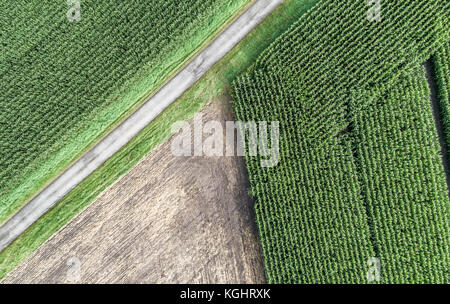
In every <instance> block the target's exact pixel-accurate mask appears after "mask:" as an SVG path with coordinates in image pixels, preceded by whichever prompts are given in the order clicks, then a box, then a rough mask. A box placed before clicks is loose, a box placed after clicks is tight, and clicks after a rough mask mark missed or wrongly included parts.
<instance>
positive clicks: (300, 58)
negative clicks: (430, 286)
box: [233, 0, 450, 283]
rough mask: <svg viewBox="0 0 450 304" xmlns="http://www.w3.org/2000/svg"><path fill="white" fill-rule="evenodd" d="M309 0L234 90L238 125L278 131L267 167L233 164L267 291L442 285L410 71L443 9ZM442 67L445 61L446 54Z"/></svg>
mask: <svg viewBox="0 0 450 304" xmlns="http://www.w3.org/2000/svg"><path fill="white" fill-rule="evenodd" d="M367 9H368V8H367V6H366V5H365V2H364V1H339V2H338V1H331V0H330V1H328V0H323V1H319V3H318V4H317V5H316V6H314V8H313V9H311V10H310V12H308V14H306V15H304V16H303V17H301V18H300V19H299V20H298V21H297V22H296V23H295V24H294V25H293V26H292V27H291V28H290V29H289V30H288V31H287V32H286V33H285V34H283V35H281V36H280V37H279V38H278V39H277V40H276V41H275V42H274V43H273V44H272V45H271V46H270V47H269V48H268V49H267V50H266V51H265V52H264V53H263V54H262V56H260V57H259V59H258V60H257V63H256V65H255V66H254V67H253V69H252V70H251V71H250V73H247V74H246V75H243V76H242V77H241V78H240V79H239V80H238V81H236V82H235V84H234V87H233V92H234V94H233V95H234V100H235V104H234V108H235V111H236V115H237V118H238V119H239V120H243V121H279V122H280V162H279V165H278V166H277V167H274V168H262V167H261V166H260V160H261V158H260V157H249V156H248V157H247V167H248V172H249V179H250V185H251V192H252V194H253V196H254V197H255V200H256V206H255V209H256V216H257V223H258V227H259V232H260V238H261V242H262V245H263V252H264V260H265V263H266V271H267V276H268V279H269V282H271V283H367V282H368V279H367V272H368V270H369V269H370V268H369V266H370V265H369V264H368V262H369V261H370V260H371V258H377V259H379V261H380V267H381V282H382V283H424V282H427V283H445V282H446V283H448V282H449V279H450V278H449V273H448V268H449V266H450V263H449V251H448V250H449V236H450V235H449V225H448V214H449V211H450V210H449V209H450V206H449V198H448V190H447V186H446V182H445V175H444V169H443V166H442V160H441V157H440V147H439V141H438V137H437V131H436V129H435V127H434V123H433V116H432V111H431V105H430V91H429V88H428V87H427V80H426V78H425V72H424V69H423V68H419V67H418V66H419V65H420V64H421V63H422V62H423V61H425V60H426V59H428V58H430V57H431V55H432V54H433V53H435V52H436V50H438V49H439V47H440V46H441V45H443V44H444V43H445V42H446V41H448V39H449V32H450V27H448V25H446V24H445V23H444V20H448V19H449V14H450V4H449V3H448V2H444V1H440V2H425V1H402V2H401V3H400V2H389V3H386V2H384V5H383V11H382V12H383V13H382V21H380V22H373V21H368V20H367V16H366V14H365V12H367ZM446 60H448V58H447V59H446Z"/></svg>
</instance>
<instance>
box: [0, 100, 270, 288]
mask: <svg viewBox="0 0 450 304" xmlns="http://www.w3.org/2000/svg"><path fill="white" fill-rule="evenodd" d="M202 113H203V119H204V121H206V120H208V119H214V120H218V121H222V122H224V121H225V120H233V115H232V114H231V107H230V104H229V100H225V99H223V100H218V101H216V102H214V103H212V104H211V105H209V106H208V107H206V108H205V110H203V111H202ZM248 188H249V185H248V177H247V173H246V169H245V164H244V159H243V158H242V157H174V156H172V153H171V149H170V141H168V142H166V143H165V144H163V145H161V146H160V147H158V148H157V149H156V150H155V151H153V152H152V153H151V154H150V155H149V156H148V157H146V158H145V159H144V160H142V161H141V162H140V163H139V164H138V165H137V166H136V167H135V168H133V169H132V170H131V171H130V172H129V173H128V174H126V175H125V176H124V177H122V178H121V179H120V180H119V181H118V182H117V183H115V184H114V185H113V186H112V187H111V188H109V189H108V190H106V191H105V192H104V193H103V194H102V195H101V196H100V197H99V198H97V200H96V201H94V202H93V203H92V204H91V205H89V206H88V207H87V208H86V209H85V210H84V211H83V212H81V213H80V214H79V215H77V216H76V217H75V218H74V219H72V220H71V221H70V222H69V223H68V224H67V225H66V226H64V227H63V228H62V229H61V230H60V231H59V232H58V233H56V234H55V235H54V236H53V237H52V238H50V239H49V240H48V241H47V242H46V243H45V244H44V245H43V246H41V247H40V248H39V249H38V250H37V251H36V252H35V253H34V254H33V255H31V256H30V257H29V258H28V259H27V260H25V261H24V262H23V263H22V264H21V265H20V266H19V267H18V268H16V269H15V270H14V271H12V272H11V273H10V274H9V275H8V276H7V277H5V279H4V280H3V283H264V282H265V275H264V267H263V261H262V256H261V248H260V244H259V241H258V236H257V231H256V225H255V220H254V215H253V208H252V205H253V202H252V200H251V199H250V197H249V195H248ZM74 261H75V262H74ZM78 261H79V264H78ZM74 267H75V268H74Z"/></svg>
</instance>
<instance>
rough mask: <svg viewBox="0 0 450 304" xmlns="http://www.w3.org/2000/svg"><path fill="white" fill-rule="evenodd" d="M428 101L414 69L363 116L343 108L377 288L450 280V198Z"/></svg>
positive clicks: (420, 70)
mask: <svg viewBox="0 0 450 304" xmlns="http://www.w3.org/2000/svg"><path fill="white" fill-rule="evenodd" d="M379 90H380V92H386V90H385V89H384V88H383V87H380V88H379ZM429 96H430V91H429V88H428V82H427V79H426V77H425V70H424V68H423V67H420V68H416V69H414V70H413V72H409V73H408V75H407V76H404V77H401V79H400V81H399V82H398V84H397V85H395V87H394V88H393V89H391V90H389V91H387V93H386V94H385V95H384V97H383V98H381V99H379V100H377V102H375V103H372V104H370V105H369V106H368V107H367V109H366V110H365V111H357V110H356V111H353V110H351V111H350V112H351V114H352V116H353V117H352V133H353V135H354V139H355V147H356V162H357V165H358V167H359V168H360V172H359V175H360V180H361V186H362V193H363V196H362V198H363V199H364V201H365V204H366V206H367V214H368V223H369V224H370V227H371V237H372V238H373V245H374V250H375V252H376V256H377V257H378V258H379V259H380V260H381V263H382V273H383V275H382V282H383V283H448V282H449V279H450V277H449V273H448V269H449V266H450V254H449V237H450V234H449V232H450V230H449V228H450V227H449V225H448V215H449V214H450V201H449V198H448V190H447V184H446V181H445V174H444V170H443V165H442V159H441V156H440V146H439V140H438V136H437V132H436V128H435V125H434V120H433V115H432V110H431V106H430V98H429Z"/></svg>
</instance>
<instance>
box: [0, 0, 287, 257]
mask: <svg viewBox="0 0 450 304" xmlns="http://www.w3.org/2000/svg"><path fill="white" fill-rule="evenodd" d="M283 1H284V0H257V1H256V3H254V4H253V5H252V6H251V7H250V8H249V9H248V10H247V11H245V12H244V13H243V14H242V15H241V16H240V17H239V18H238V19H236V20H235V21H234V22H233V23H232V24H231V25H230V26H229V27H228V28H227V29H225V31H223V32H222V33H221V34H220V35H219V36H218V37H217V38H216V39H215V40H214V41H213V42H212V43H211V44H210V45H209V46H208V47H207V48H206V49H205V50H204V51H202V52H201V53H200V54H199V55H197V56H196V57H195V58H194V59H193V60H192V61H191V62H190V63H189V64H188V65H187V66H186V67H185V68H184V69H183V70H181V71H180V72H179V73H178V74H177V75H176V76H175V77H173V78H172V79H171V80H170V81H169V82H168V83H167V84H166V85H165V86H164V87H162V88H161V89H160V90H159V91H158V92H157V93H156V94H155V95H154V96H152V97H151V98H150V99H149V100H147V101H146V102H145V103H144V104H143V105H142V106H141V107H140V108H139V109H138V110H137V111H136V112H134V113H133V114H132V115H131V116H130V117H129V118H128V119H126V120H125V121H124V122H123V123H122V124H121V125H119V126H118V127H117V128H116V129H114V130H113V131H112V132H111V133H109V134H108V135H107V136H106V137H105V138H104V139H103V140H101V141H100V142H99V143H98V144H97V145H96V146H95V147H94V148H92V149H91V150H90V151H88V152H87V153H86V154H84V155H83V156H82V157H81V158H80V159H79V160H78V161H76V162H75V163H74V164H73V165H72V166H71V167H70V168H69V169H67V170H66V171H65V172H64V173H62V174H61V175H60V176H59V177H58V178H57V179H56V180H54V181H53V182H52V183H51V184H50V185H49V186H47V187H46V188H45V189H44V190H42V192H41V193H39V194H38V195H37V196H36V197H35V198H33V199H32V200H31V201H30V202H28V203H27V204H26V205H25V206H24V207H23V208H22V209H21V210H19V211H18V212H17V213H16V214H15V215H14V216H13V217H12V218H11V219H9V220H8V221H7V222H6V223H5V224H4V225H3V226H2V227H0V251H2V250H3V249H5V248H6V247H7V246H8V245H9V244H10V243H11V242H13V241H14V240H15V239H16V238H17V237H18V236H19V235H21V234H22V233H23V232H24V231H25V230H26V229H27V228H28V227H30V226H31V225H32V224H33V223H34V222H36V221H37V220H38V219H39V218H40V217H41V216H42V215H44V214H45V213H46V212H47V211H48V210H49V209H50V208H52V207H53V206H54V205H55V204H56V203H57V202H58V201H59V200H61V198H63V197H64V196H65V195H66V194H67V193H69V192H70V191H71V190H72V189H73V188H75V187H76V186H77V185H78V184H79V183H81V182H82V181H83V180H84V179H85V178H86V177H88V176H89V175H90V174H91V173H92V172H94V171H95V170H96V169H97V168H98V167H100V166H101V165H102V164H103V163H104V162H106V161H107V160H108V159H109V158H110V157H111V156H113V155H114V154H115V153H116V152H118V151H119V150H120V149H121V148H122V147H124V146H125V145H126V144H127V143H128V142H129V141H130V140H131V139H132V138H133V137H134V136H136V135H137V134H138V133H139V132H140V131H141V130H142V129H143V128H144V127H145V126H147V125H148V124H149V123H150V122H151V121H152V120H153V119H155V117H156V116H158V115H159V114H160V113H161V112H162V111H163V110H164V109H165V108H167V107H168V106H169V105H170V104H171V103H172V102H174V101H175V100H176V99H177V98H178V97H180V96H181V95H182V94H183V93H184V92H185V91H186V90H187V89H189V88H190V87H191V86H192V85H193V84H194V83H195V82H197V80H199V79H200V77H202V76H203V75H204V74H205V73H206V72H207V71H208V70H209V69H211V68H212V66H213V65H214V64H215V63H217V62H218V61H219V60H220V59H222V58H223V57H224V56H225V55H226V54H227V53H228V52H229V51H231V50H232V49H233V48H234V46H236V44H238V43H239V42H240V41H241V40H242V39H243V38H244V37H245V36H247V34H248V33H249V32H250V31H251V30H252V29H253V28H255V27H256V26H257V25H258V24H259V23H261V21H262V20H263V19H264V18H265V17H267V16H268V15H269V14H270V13H271V12H272V11H273V10H275V8H277V7H278V6H279V5H280V4H281V3H282V2H283Z"/></svg>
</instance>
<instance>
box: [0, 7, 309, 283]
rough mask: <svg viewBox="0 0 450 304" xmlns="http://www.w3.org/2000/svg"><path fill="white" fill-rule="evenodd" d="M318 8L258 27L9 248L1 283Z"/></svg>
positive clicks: (275, 17)
mask: <svg viewBox="0 0 450 304" xmlns="http://www.w3.org/2000/svg"><path fill="white" fill-rule="evenodd" d="M316 2H317V0H286V1H284V3H283V4H282V5H281V6H280V7H279V8H277V9H276V10H275V11H274V12H273V13H272V14H271V15H270V16H269V17H267V18H266V19H265V20H264V21H263V23H262V24H260V25H259V26H258V27H257V28H255V30H253V31H252V32H251V33H250V34H249V35H248V36H247V37H246V38H245V39H243V40H242V41H241V42H240V43H239V44H238V45H237V46H236V47H235V48H234V49H233V50H232V51H231V52H230V53H229V54H227V55H226V56H225V57H224V58H223V59H222V60H221V61H220V62H218V63H217V64H216V65H215V66H214V67H213V68H212V69H211V70H210V71H208V72H207V74H206V75H205V76H204V77H203V78H202V79H201V80H200V81H199V82H197V83H196V84H195V85H194V86H193V87H192V88H191V89H189V90H188V91H187V92H186V93H185V94H184V95H183V96H182V97H181V98H179V99H178V100H177V101H176V102H175V103H173V104H172V105H171V106H170V107H169V108H168V109H166V110H165V111H164V112H163V113H162V114H161V115H160V116H159V117H157V118H156V119H155V120H154V121H153V122H152V123H151V124H149V125H148V126H147V127H146V128H145V129H144V130H143V131H142V132H140V133H139V135H138V136H136V137H135V138H134V139H133V140H132V141H131V142H130V143H129V144H128V145H127V146H125V147H124V148H123V149H122V150H121V151H119V152H118V153H117V154H116V155H114V156H113V157H112V158H111V159H110V160H108V161H107V162H106V163H105V164H104V165H103V166H102V167H100V168H99V169H98V170H96V171H95V172H94V173H93V174H92V175H91V176H89V177H88V178H87V179H86V180H84V181H83V182H82V183H81V184H80V185H78V186H77V187H76V188H75V189H74V190H72V191H71V192H70V193H69V194H68V195H67V196H65V197H64V198H63V199H62V201H61V202H59V203H58V204H57V205H56V206H55V207H54V208H52V209H51V210H50V211H49V212H48V213H47V214H45V215H44V216H43V217H42V218H41V219H40V220H38V221H37V222H36V223H35V224H33V225H32V226H31V227H30V228H29V229H28V230H27V231H26V232H25V233H24V234H22V235H21V236H20V237H19V238H18V239H17V240H15V241H14V242H13V243H12V244H10V245H9V247H7V248H6V249H5V250H3V251H2V252H0V279H1V278H3V277H4V276H5V275H6V274H7V273H8V272H9V271H11V270H12V269H14V268H15V267H16V266H17V265H18V264H19V263H20V262H21V261H23V260H24V259H25V258H26V257H27V256H29V255H30V254H31V253H32V252H33V251H34V250H36V249H37V248H39V246H40V245H41V244H42V243H43V242H45V241H46V240H47V239H48V238H49V237H50V236H51V235H52V234H53V233H55V232H56V231H58V229H60V228H61V227H62V226H63V225H64V224H66V223H67V222H68V221H69V220H70V219H71V218H72V217H74V216H75V215H76V214H77V213H79V212H80V211H81V210H82V209H83V208H84V207H86V206H87V205H88V204H89V203H91V202H92V201H93V200H94V199H95V198H96V197H97V196H98V195H99V194H100V193H101V192H102V191H104V190H105V189H106V188H107V187H109V186H110V185H111V184H112V183H114V182H115V181H116V180H117V179H118V178H120V177H121V176H122V175H123V174H125V173H126V172H128V170H130V169H131V168H132V167H133V166H134V165H135V164H136V163H137V162H138V161H139V160H140V159H142V158H143V157H144V156H145V155H147V154H148V153H150V152H151V151H152V150H153V149H154V148H155V147H156V146H157V145H158V144H160V143H162V142H164V141H165V140H167V139H168V138H169V137H170V135H171V133H170V129H171V125H172V124H173V123H174V122H176V121H180V120H188V119H190V118H191V117H193V116H194V114H195V113H196V112H197V111H199V110H200V109H201V107H202V106H204V105H205V104H207V103H209V102H213V101H215V100H217V99H219V98H221V97H222V96H223V95H227V94H228V88H229V87H230V85H231V82H232V81H233V80H234V79H235V78H236V77H237V76H238V75H240V74H242V72H244V71H245V70H246V69H247V68H249V67H250V66H251V65H252V64H253V62H254V61H255V60H256V59H257V57H258V56H259V55H260V54H261V52H262V51H263V50H264V49H265V48H266V47H268V46H269V45H270V44H271V43H272V41H273V40H274V39H275V38H276V37H278V36H279V35H281V34H282V33H283V32H284V31H285V30H286V29H288V27H289V26H290V25H291V24H292V23H293V22H294V21H295V20H296V19H298V18H299V17H300V16H301V15H302V14H304V13H305V12H306V11H307V9H308V8H310V7H311V6H312V5H313V4H314V3H316Z"/></svg>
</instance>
